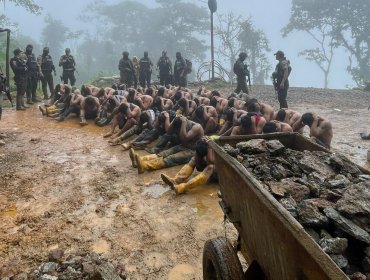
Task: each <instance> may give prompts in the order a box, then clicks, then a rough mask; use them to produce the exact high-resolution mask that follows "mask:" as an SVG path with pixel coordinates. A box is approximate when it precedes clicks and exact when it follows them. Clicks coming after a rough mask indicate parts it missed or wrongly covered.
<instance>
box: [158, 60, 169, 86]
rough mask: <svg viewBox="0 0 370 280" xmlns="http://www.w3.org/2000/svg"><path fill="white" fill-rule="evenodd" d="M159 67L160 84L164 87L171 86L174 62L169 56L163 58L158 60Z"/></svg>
mask: <svg viewBox="0 0 370 280" xmlns="http://www.w3.org/2000/svg"><path fill="white" fill-rule="evenodd" d="M157 66H158V68H159V83H160V84H161V85H162V86H165V85H168V84H171V83H172V81H171V80H172V79H171V72H172V62H171V60H170V59H169V58H168V56H161V57H160V58H159V60H158V63H157Z"/></svg>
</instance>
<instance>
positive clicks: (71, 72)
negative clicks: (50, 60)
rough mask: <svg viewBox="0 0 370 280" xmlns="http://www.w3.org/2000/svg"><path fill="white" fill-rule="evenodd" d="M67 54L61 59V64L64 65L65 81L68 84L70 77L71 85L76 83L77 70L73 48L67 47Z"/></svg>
mask: <svg viewBox="0 0 370 280" xmlns="http://www.w3.org/2000/svg"><path fill="white" fill-rule="evenodd" d="M65 52H66V54H65V55H62V56H61V57H60V60H59V66H63V76H62V78H63V83H64V84H68V79H69V81H70V82H71V86H74V85H75V82H76V78H75V70H76V62H75V59H74V58H73V56H72V55H71V50H70V49H69V48H66V50H65Z"/></svg>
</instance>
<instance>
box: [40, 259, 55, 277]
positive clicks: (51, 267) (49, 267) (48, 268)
mask: <svg viewBox="0 0 370 280" xmlns="http://www.w3.org/2000/svg"><path fill="white" fill-rule="evenodd" d="M57 269H58V264H57V263H55V262H47V263H44V264H43V265H42V268H41V272H42V273H44V274H53V272H56V271H57Z"/></svg>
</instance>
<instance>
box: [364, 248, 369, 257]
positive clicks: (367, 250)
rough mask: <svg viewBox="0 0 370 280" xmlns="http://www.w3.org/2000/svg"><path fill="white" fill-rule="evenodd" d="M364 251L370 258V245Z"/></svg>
mask: <svg viewBox="0 0 370 280" xmlns="http://www.w3.org/2000/svg"><path fill="white" fill-rule="evenodd" d="M364 253H365V255H366V256H368V257H369V258H370V247H367V248H365V251H364Z"/></svg>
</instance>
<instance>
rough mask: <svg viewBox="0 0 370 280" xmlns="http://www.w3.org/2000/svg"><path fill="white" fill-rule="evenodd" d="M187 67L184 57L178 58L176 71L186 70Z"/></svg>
mask: <svg viewBox="0 0 370 280" xmlns="http://www.w3.org/2000/svg"><path fill="white" fill-rule="evenodd" d="M185 68H186V62H185V59H183V58H181V59H176V62H175V71H176V72H180V71H182V70H184V69H185Z"/></svg>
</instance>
